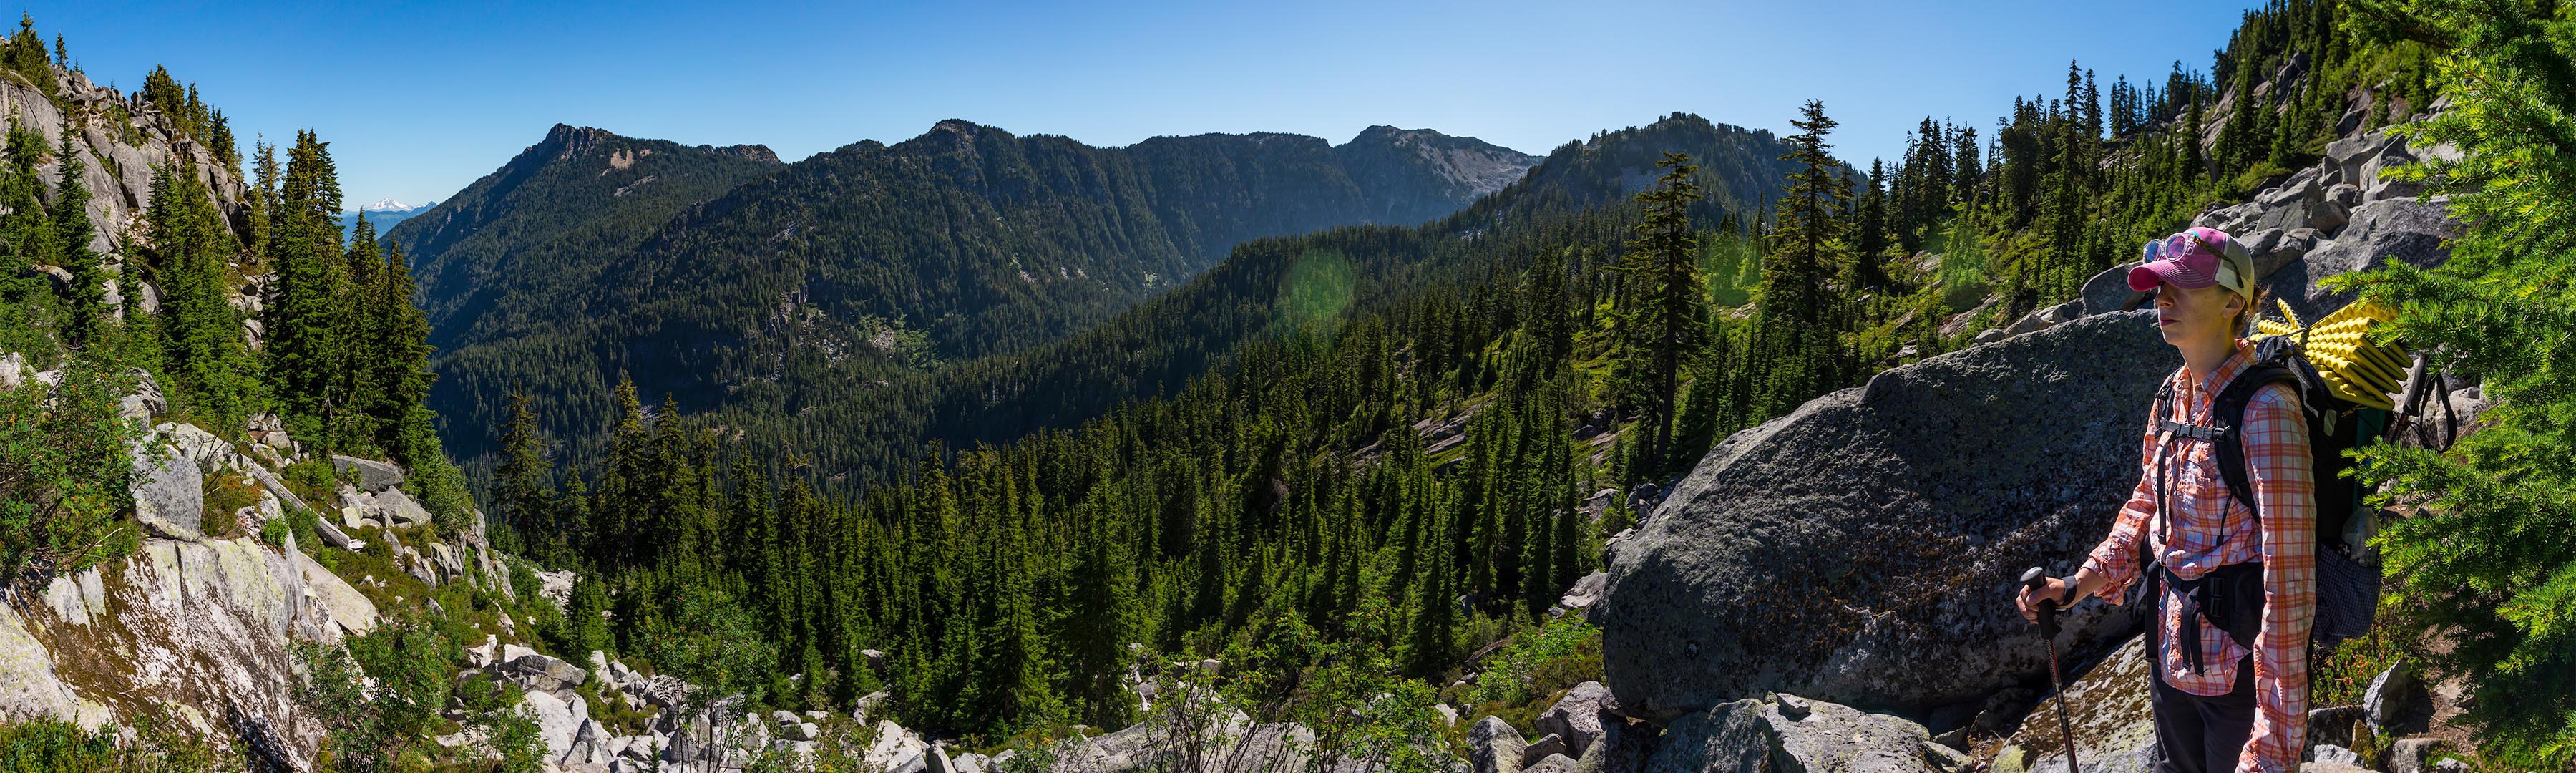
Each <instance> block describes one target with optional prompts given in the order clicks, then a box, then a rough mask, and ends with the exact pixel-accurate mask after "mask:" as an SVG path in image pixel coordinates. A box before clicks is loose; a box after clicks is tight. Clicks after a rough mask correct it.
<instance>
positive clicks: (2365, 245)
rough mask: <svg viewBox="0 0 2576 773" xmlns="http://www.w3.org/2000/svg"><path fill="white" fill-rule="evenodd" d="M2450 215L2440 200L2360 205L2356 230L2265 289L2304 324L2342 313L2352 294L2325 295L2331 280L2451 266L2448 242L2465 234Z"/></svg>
mask: <svg viewBox="0 0 2576 773" xmlns="http://www.w3.org/2000/svg"><path fill="white" fill-rule="evenodd" d="M2448 210H2449V206H2448V201H2447V200H2439V199H2437V200H2433V201H2421V202H2419V201H2416V200H2414V199H2382V200H2379V201H2372V202H2368V203H2365V204H2362V205H2361V206H2359V207H2356V208H2354V209H2353V211H2352V224H2351V225H2347V226H2344V228H2343V231H2342V232H2340V233H2337V234H2335V238H2334V240H2333V241H2329V242H2322V243H2319V244H2318V245H2317V247H2316V249H2315V250H2312V251H2310V252H2308V253H2307V254H2306V256H2305V257H2302V258H2300V259H2299V260H2296V261H2292V262H2290V263H2288V264H2286V265H2283V266H2282V267H2281V268H2280V270H2279V271H2275V272H2273V273H2272V274H2271V275H2270V276H2269V277H2267V278H2265V279H2264V280H2263V284H2264V285H2265V286H2267V287H2269V288H2271V290H2272V295H2273V297H2276V298H2280V299H2281V300H2283V301H2287V302H2288V303H2289V304H2290V308H2292V309H2294V310H2296V311H2298V312H2299V317H2300V318H2301V319H2315V318H2316V316H2317V315H2319V314H2322V313H2324V312H2328V311H2333V310H2335V309H2339V308H2342V307H2343V305H2344V304H2346V303H2350V302H2351V301H2352V298H2353V294H2352V293H2351V292H2350V291H2335V290H2329V289H2327V288H2326V287H2325V282H2324V280H2325V279H2326V278H2327V277H2331V276H2335V275H2337V274H2346V273H2351V272H2354V271H2361V270H2365V269H2375V268H2381V267H2384V266H2387V265H2388V264H2389V263H2391V262H2401V263H2406V264H2409V265H2413V266H2416V267H2418V268H2432V267H2434V266H2439V265H2442V263H2443V262H2445V261H2448V260H2450V257H2451V248H2450V245H2449V244H2448V243H2447V241H2448V240H2450V239H2456V238H2459V237H2460V235H2461V229H2460V222H2459V221H2457V220H2454V219H2451V217H2450V215H2449V214H2448ZM2267 311H2268V310H2267Z"/></svg>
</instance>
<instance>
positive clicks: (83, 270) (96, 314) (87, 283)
mask: <svg viewBox="0 0 2576 773" xmlns="http://www.w3.org/2000/svg"><path fill="white" fill-rule="evenodd" d="M54 162H55V164H56V165H57V166H58V167H59V168H60V174H59V175H58V176H57V177H56V178H55V179H56V182H55V183H54V211H53V218H52V219H53V230H54V244H55V246H56V249H57V250H58V252H57V255H56V257H55V258H54V265H57V266H61V267H63V268H64V269H65V270H68V271H69V272H70V273H71V275H72V281H71V286H70V287H67V288H65V291H66V292H65V297H64V299H63V300H64V301H65V302H67V303H68V304H69V305H70V306H71V312H72V313H71V325H70V327H69V328H67V329H66V331H65V332H67V333H68V334H69V335H68V336H66V337H67V338H68V339H69V342H70V343H72V344H73V345H75V346H87V345H89V344H90V343H91V342H94V341H97V340H98V338H99V336H100V335H101V334H102V333H104V332H105V329H106V327H107V323H108V319H109V312H110V309H109V308H108V306H107V271H106V268H105V267H104V266H101V265H99V263H100V257H99V254H98V251H97V250H93V249H90V240H91V239H92V238H93V237H95V236H96V235H97V229H96V228H93V227H92V226H91V225H90V221H89V200H90V194H89V186H88V185H87V184H85V183H83V182H82V181H81V178H82V177H84V176H86V175H88V174H89V164H88V162H86V161H84V160H82V158H81V151H80V147H79V146H76V145H73V144H72V127H71V119H70V118H69V117H66V118H64V119H63V126H62V141H61V142H60V143H59V145H58V146H57V147H56V148H55V150H54Z"/></svg>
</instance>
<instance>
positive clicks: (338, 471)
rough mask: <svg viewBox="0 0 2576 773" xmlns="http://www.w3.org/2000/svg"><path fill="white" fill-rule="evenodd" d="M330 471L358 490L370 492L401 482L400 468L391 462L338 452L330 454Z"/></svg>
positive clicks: (391, 486) (398, 484)
mask: <svg viewBox="0 0 2576 773" xmlns="http://www.w3.org/2000/svg"><path fill="white" fill-rule="evenodd" d="M331 472H332V473H333V474H335V475H337V476H339V478H340V480H342V481H346V482H348V483H349V484H350V485H354V486H357V487H358V490H359V491H364V492H367V493H370V494H373V493H376V492H379V491H383V490H385V489H389V488H393V487H395V486H400V485H402V482H403V471H402V468H400V467H396V466H394V465H393V464H392V463H389V462H379V461H376V460H373V459H360V458H357V457H354V456H342V455H340V454H332V455H331Z"/></svg>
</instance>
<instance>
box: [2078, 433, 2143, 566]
mask: <svg viewBox="0 0 2576 773" xmlns="http://www.w3.org/2000/svg"><path fill="white" fill-rule="evenodd" d="M2138 447H2139V451H2138V487H2137V488H2136V489H2134V490H2132V491H2130V492H2129V502H2128V504H2124V505H2121V506H2120V515H2119V516H2118V517H2117V518H2115V519H2113V520H2112V521H2111V534H2110V536H2108V537H2105V538H2103V539H2102V544H2100V545H2096V546H2094V548H2093V552H2092V553H2091V554H2090V555H2087V556H2085V558H2084V568H2086V569H2090V570H2092V571H2093V574H2095V575H2097V576H2099V577H2101V578H2102V579H2103V583H2102V588H2101V589H2100V590H2096V591H2094V592H2093V595H2096V596H2100V597H2102V599H2103V600H2105V601H2109V602H2111V603H2113V604H2117V603H2120V600H2121V599H2122V598H2125V594H2127V593H2128V590H2129V583H2131V582H2135V581H2136V580H2137V579H2138V552H2139V551H2142V550H2146V549H2147V545H2146V537H2147V521H2148V520H2149V519H2150V518H2152V517H2153V516H2154V515H2155V513H2156V489H2155V486H2153V485H2150V484H2149V483H2148V480H2149V479H2150V477H2151V476H2153V475H2155V464H2156V456H2155V449H2156V427H2155V406H2152V405H2151V406H2148V408H2147V430H2146V434H2145V437H2144V438H2143V439H2141V440H2140V441H2139V443H2138Z"/></svg>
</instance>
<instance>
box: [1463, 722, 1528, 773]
mask: <svg viewBox="0 0 2576 773" xmlns="http://www.w3.org/2000/svg"><path fill="white" fill-rule="evenodd" d="M1528 749H1529V742H1527V741H1523V740H1521V731H1518V730H1514V729H1512V724H1511V723H1509V722H1505V721H1503V719H1502V718H1501V717H1497V716H1492V715H1487V716H1486V717H1485V718H1484V719H1481V720H1477V721H1476V726H1475V727H1471V728H1467V760H1468V762H1470V763H1473V764H1474V765H1475V766H1476V773H1519V771H1520V769H1521V754H1522V753H1523V752H1525V751H1527V750H1528Z"/></svg>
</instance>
